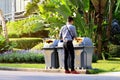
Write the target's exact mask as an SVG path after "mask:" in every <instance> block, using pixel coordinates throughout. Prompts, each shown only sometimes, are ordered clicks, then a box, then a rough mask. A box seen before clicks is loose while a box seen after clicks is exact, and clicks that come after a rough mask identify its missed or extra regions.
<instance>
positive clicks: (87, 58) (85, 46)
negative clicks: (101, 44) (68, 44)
mask: <svg viewBox="0 0 120 80" xmlns="http://www.w3.org/2000/svg"><path fill="white" fill-rule="evenodd" d="M73 46H74V52H75V64H74V66H75V68H79V69H82V68H84V69H91V68H92V67H91V64H92V55H93V52H94V46H93V43H92V41H91V39H90V38H88V37H80V38H78V40H77V41H76V40H74V41H73ZM57 51H58V55H59V66H60V68H63V67H64V50H63V42H60V41H59V42H58V46H57ZM68 66H69V67H70V57H69V58H68Z"/></svg>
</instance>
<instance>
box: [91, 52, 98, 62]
mask: <svg viewBox="0 0 120 80" xmlns="http://www.w3.org/2000/svg"><path fill="white" fill-rule="evenodd" d="M97 61H98V56H97V55H96V54H93V56H92V62H93V63H96V62H97Z"/></svg>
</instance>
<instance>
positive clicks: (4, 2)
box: [0, 0, 12, 14]
mask: <svg viewBox="0 0 120 80" xmlns="http://www.w3.org/2000/svg"><path fill="white" fill-rule="evenodd" d="M11 1H12V0H0V9H1V10H2V11H3V13H4V14H7V13H11V9H12V8H11V6H12V4H11Z"/></svg>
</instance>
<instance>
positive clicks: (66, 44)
mask: <svg viewBox="0 0 120 80" xmlns="http://www.w3.org/2000/svg"><path fill="white" fill-rule="evenodd" d="M73 22H74V20H73V18H72V17H68V20H67V24H66V25H64V26H63V27H62V28H61V30H60V34H59V37H60V39H61V40H62V41H63V48H64V68H65V73H73V74H79V73H78V72H77V71H75V69H74V58H75V54H74V47H73V43H72V41H73V39H76V37H77V34H76V29H75V27H74V26H73V25H72V24H73ZM69 55H70V65H71V71H69V68H68V57H69Z"/></svg>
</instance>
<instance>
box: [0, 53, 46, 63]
mask: <svg viewBox="0 0 120 80" xmlns="http://www.w3.org/2000/svg"><path fill="white" fill-rule="evenodd" d="M0 63H45V61H44V55H43V54H38V53H24V54H23V53H16V52H15V53H9V54H1V55H0Z"/></svg>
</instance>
